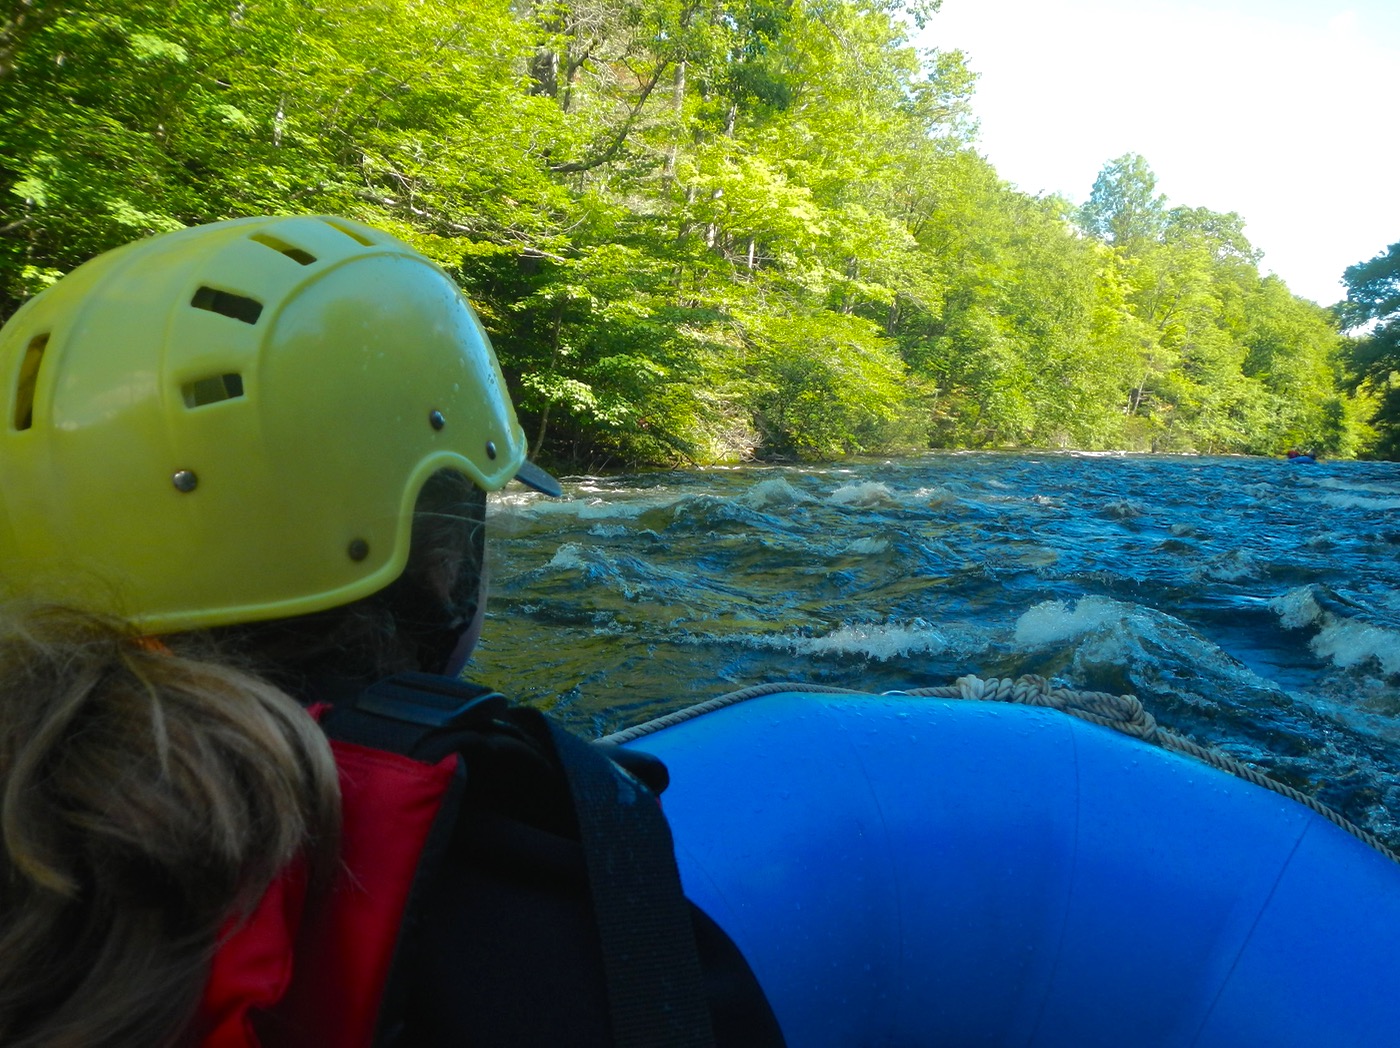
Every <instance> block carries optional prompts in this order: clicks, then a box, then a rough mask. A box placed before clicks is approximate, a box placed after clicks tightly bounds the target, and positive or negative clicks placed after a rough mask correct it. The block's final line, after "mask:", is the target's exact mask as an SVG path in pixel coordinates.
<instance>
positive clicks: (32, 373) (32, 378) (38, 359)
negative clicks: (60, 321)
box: [14, 332, 49, 429]
mask: <svg viewBox="0 0 1400 1048" xmlns="http://www.w3.org/2000/svg"><path fill="white" fill-rule="evenodd" d="M48 344H49V335H48V332H45V333H44V334H42V335H35V336H34V337H33V338H31V339H30V340H29V345H28V346H27V347H26V348H25V350H24V360H22V361H21V362H20V365H19V382H18V384H16V386H15V414H14V421H15V429H29V428H30V427H31V426H32V425H34V387H35V386H37V385H38V384H39V365H40V364H42V363H43V362H44V350H45V348H47V347H48Z"/></svg>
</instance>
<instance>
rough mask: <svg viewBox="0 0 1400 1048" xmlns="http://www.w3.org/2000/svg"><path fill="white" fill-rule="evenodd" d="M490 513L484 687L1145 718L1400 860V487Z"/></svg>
mask: <svg viewBox="0 0 1400 1048" xmlns="http://www.w3.org/2000/svg"><path fill="white" fill-rule="evenodd" d="M565 490H566V495H567V497H566V499H564V500H559V501H551V500H548V499H544V498H541V497H538V496H535V495H532V494H531V495H524V494H514V493H512V494H507V495H504V496H500V497H498V498H496V499H495V500H494V504H493V509H492V518H491V522H492V523H491V526H492V529H493V538H492V542H491V571H492V577H493V584H492V590H493V596H492V602H491V614H490V616H489V618H488V621H487V625H486V630H485V633H484V637H483V641H482V645H481V647H480V649H479V650H478V653H477V657H476V659H475V664H474V665H473V666H472V667H470V668H469V670H468V672H469V674H470V675H472V676H474V677H475V678H477V679H478V680H482V681H486V682H489V683H492V684H494V685H495V686H496V687H498V688H501V689H502V690H504V691H507V692H508V693H510V694H512V695H513V696H514V697H516V698H518V699H521V700H524V701H529V702H534V703H536V704H539V705H542V706H546V707H549V708H551V709H553V710H554V712H555V713H557V714H558V715H560V716H562V717H564V718H565V719H566V720H569V721H571V722H572V723H574V724H575V726H577V727H579V728H580V729H582V730H584V731H586V732H590V733H595V734H602V733H605V732H608V731H611V730H614V729H617V728H620V727H624V726H626V725H629V724H633V723H637V722H640V721H642V720H646V719H647V718H649V717H652V716H655V715H657V714H659V713H663V712H667V711H670V710H674V709H678V708H681V707H683V706H686V705H689V704H691V703H693V702H696V701H700V700H703V699H707V698H712V697H714V696H716V695H718V694H721V693H723V692H725V691H730V690H733V689H735V688H738V687H742V686H746V685H749V684H756V683H762V682H768V681H783V680H805V681H813V682H819V683H825V684H839V685H844V686H850V687H857V688H865V689H870V690H877V691H878V690H889V689H895V688H907V687H920V686H927V685H938V684H949V683H951V682H952V681H953V680H954V679H955V678H957V677H959V676H961V675H963V674H965V673H976V674H978V675H979V676H983V677H989V676H1011V677H1014V676H1019V675H1020V674H1023V673H1038V674H1041V675H1044V676H1047V677H1050V678H1052V679H1053V680H1055V681H1056V682H1057V683H1061V684H1063V685H1065V686H1068V687H1072V688H1080V689H1093V690H1102V691H1110V692H1124V691H1127V692H1132V693H1134V694H1136V695H1137V696H1138V697H1139V698H1140V699H1142V701H1143V703H1144V704H1145V705H1146V706H1147V708H1148V710H1149V711H1150V712H1151V713H1152V714H1153V715H1154V716H1155V717H1156V718H1157V719H1158V721H1159V722H1161V723H1162V724H1163V725H1164V726H1165V727H1168V728H1171V729H1173V730H1176V731H1179V732H1183V733H1186V734H1189V735H1191V736H1192V737H1194V738H1196V739H1197V740H1198V741H1201V742H1205V743H1210V744H1213V745H1216V746H1218V747H1220V748H1221V749H1223V750H1225V751H1226V752H1228V753H1230V754H1231V755H1233V756H1235V757H1237V758H1240V759H1242V760H1245V761H1248V762H1250V763H1253V764H1256V765H1258V766H1260V767H1261V768H1263V769H1264V770H1266V771H1268V772H1269V773H1271V774H1273V775H1275V776H1276V777H1278V778H1280V779H1282V780H1284V781H1285V782H1288V783H1289V784H1291V785H1293V786H1296V787H1298V788H1299V789H1303V790H1305V791H1307V792H1309V793H1312V794H1314V795H1315V796H1318V797H1320V798H1321V799H1322V800H1323V801H1325V802H1327V803H1329V804H1331V805H1333V806H1334V807H1337V808H1338V809H1340V810H1341V811H1342V812H1343V813H1344V814H1346V815H1347V816H1348V817H1349V818H1351V819H1353V820H1354V821H1356V822H1357V823H1359V824H1361V825H1363V826H1365V827H1366V828H1368V829H1370V830H1372V831H1373V832H1375V833H1377V834H1378V835H1380V836H1381V837H1382V838H1383V839H1385V840H1386V841H1387V842H1388V843H1389V844H1390V845H1391V846H1392V847H1400V593H1397V589H1396V583H1397V580H1400V465H1397V464H1394V463H1351V462H1339V463H1323V464H1320V465H1316V466H1306V465H1301V466H1300V465H1293V464H1289V463H1286V462H1282V461H1271V460H1260V459H1238V458H1182V457H1162V456H1117V455H1077V454H998V453H949V454H930V455H927V456H921V457H918V458H911V459H900V460H893V461H868V462H860V463H854V464H852V463H842V464H840V465H832V466H813V467H807V466H790V467H759V466H754V467H739V468H716V469H708V470H695V471H683V472H665V473H647V474H638V475H630V476H620V477H607V478H591V477H590V478H574V479H572V480H570V481H566V483H565Z"/></svg>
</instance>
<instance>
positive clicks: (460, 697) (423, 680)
mask: <svg viewBox="0 0 1400 1048" xmlns="http://www.w3.org/2000/svg"><path fill="white" fill-rule="evenodd" d="M507 715H508V717H509V720H510V722H511V723H512V724H513V725H518V726H519V727H520V728H525V729H527V730H528V731H529V732H530V735H531V736H532V737H534V738H536V739H538V740H540V741H542V742H546V743H547V744H548V745H550V746H552V748H553V750H554V753H555V755H556V757H557V760H558V763H559V766H560V767H561V768H562V770H563V772H564V774H565V777H566V779H567V780H568V783H569V792H570V795H571V800H572V803H573V807H574V811H575V816H576V819H577V822H578V828H579V837H580V844H581V845H582V849H583V853H584V861H585V865H586V867H587V870H588V880H589V891H590V893H591V896H592V901H593V907H594V913H595V917H596V920H597V924H598V933H599V937H600V939H601V942H602V947H603V969H604V973H605V977H606V982H607V987H608V1007H609V1016H610V1019H611V1023H612V1030H613V1043H614V1044H615V1045H616V1048H712V1046H713V1045H714V1043H715V1042H714V1034H713V1031H712V1028H711V1023H710V1013H709V1006H708V1003H707V998H706V993H705V983H704V975H703V972H702V970H701V964H700V959H699V954H698V951H697V947H696V942H695V932H694V928H693V925H692V923H691V916H690V909H689V905H688V904H687V902H686V900H685V896H684V894H683V893H682V891H681V885H680V874H679V872H678V870H677V868H676V861H675V854H674V845H673V842H672V839H671V831H670V828H669V826H667V824H666V819H665V816H664V815H663V814H662V813H661V808H660V805H659V804H658V802H657V798H656V796H655V795H654V794H653V793H651V792H650V791H649V790H648V789H647V788H646V787H645V786H643V785H642V784H641V782H639V781H638V780H637V779H635V778H633V776H632V775H630V774H628V773H627V772H626V771H624V770H623V769H622V768H620V767H619V766H618V765H617V764H615V763H614V762H613V761H612V760H609V759H608V757H607V756H606V755H605V753H604V752H603V751H602V750H600V749H598V748H597V747H595V746H593V745H592V744H590V743H588V742H585V741H584V740H583V739H581V738H579V737H577V736H575V735H572V734H570V733H569V732H568V731H565V730H564V729H563V728H561V727H560V726H559V725H557V724H556V723H554V722H553V721H552V720H550V719H549V718H548V717H546V716H545V715H544V714H542V713H540V712H539V711H538V710H532V709H527V708H521V707H516V708H510V709H509V710H508V703H507V701H506V700H505V698H504V697H503V696H501V695H499V694H497V693H496V692H494V691H492V690H490V689H489V688H483V687H481V686H479V685H476V684H470V683H468V682H466V681H460V680H453V679H451V678H447V677H438V676H434V675H431V674H425V673H405V674H398V675H396V676H394V677H390V678H388V679H386V680H383V681H380V682H379V683H378V684H375V685H373V686H372V687H370V688H369V689H368V690H366V691H365V692H363V693H362V694H361V695H360V696H359V697H358V698H356V699H355V700H353V701H352V702H349V703H340V704H337V705H336V706H335V707H333V708H332V710H331V711H329V712H328V713H327V714H326V716H324V717H323V718H322V725H323V727H324V728H325V729H326V732H327V734H328V735H329V736H330V737H332V738H335V739H342V740H344V741H347V742H353V743H358V744H360V745H364V746H370V747H373V748H375V749H381V750H388V751H390V752H394V753H400V754H403V755H405V756H409V757H413V758H415V759H417V760H423V761H437V760H440V759H441V758H442V757H443V756H445V755H446V754H448V753H451V752H453V751H465V749H466V747H465V745H464V742H465V737H466V736H467V735H476V734H480V733H485V732H490V731H492V730H493V725H498V729H497V730H505V731H510V730H511V727H510V726H508V725H504V724H500V723H499V721H500V719H502V718H504V717H506V716H507ZM468 774H470V771H469V772H468ZM434 836H436V829H435V832H434ZM423 861H424V862H429V861H431V858H430V856H427V855H425V857H424V860H423ZM420 872H421V871H420ZM428 919H431V918H430V917H429V918H428ZM386 1006H389V1007H391V1005H390V1004H389V1002H387V1001H386Z"/></svg>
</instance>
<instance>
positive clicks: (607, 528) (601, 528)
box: [588, 524, 636, 539]
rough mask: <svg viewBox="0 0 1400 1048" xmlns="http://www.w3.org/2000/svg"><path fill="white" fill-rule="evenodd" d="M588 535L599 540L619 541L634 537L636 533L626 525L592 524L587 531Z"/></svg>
mask: <svg viewBox="0 0 1400 1048" xmlns="http://www.w3.org/2000/svg"><path fill="white" fill-rule="evenodd" d="M588 534H590V535H594V536H596V537H597V538H600V539H621V538H627V537H628V536H629V535H634V534H636V532H635V530H634V529H633V528H629V527H628V526H627V525H626V524H594V525H593V526H592V527H591V528H589V529H588Z"/></svg>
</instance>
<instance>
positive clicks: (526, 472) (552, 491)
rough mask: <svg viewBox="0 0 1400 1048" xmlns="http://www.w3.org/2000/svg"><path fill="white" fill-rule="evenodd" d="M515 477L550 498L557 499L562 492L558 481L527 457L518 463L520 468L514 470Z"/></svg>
mask: <svg viewBox="0 0 1400 1048" xmlns="http://www.w3.org/2000/svg"><path fill="white" fill-rule="evenodd" d="M515 479H516V480H518V481H520V483H522V484H524V485H525V486H526V487H527V488H534V489H535V490H536V491H538V492H539V493H540V494H541V495H548V496H550V497H551V498H556V499H557V498H558V497H559V496H560V495H562V494H564V489H563V488H562V487H561V486H560V485H559V481H557V480H555V479H554V478H553V477H551V476H550V475H549V474H548V473H546V472H545V471H544V470H542V469H540V467H539V466H537V465H535V464H534V463H533V462H531V461H530V460H529V459H526V460H525V461H524V462H522V463H521V464H520V468H519V469H518V470H516V473H515Z"/></svg>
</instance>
